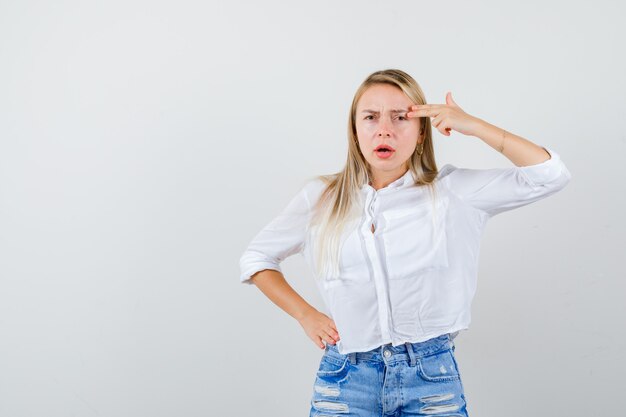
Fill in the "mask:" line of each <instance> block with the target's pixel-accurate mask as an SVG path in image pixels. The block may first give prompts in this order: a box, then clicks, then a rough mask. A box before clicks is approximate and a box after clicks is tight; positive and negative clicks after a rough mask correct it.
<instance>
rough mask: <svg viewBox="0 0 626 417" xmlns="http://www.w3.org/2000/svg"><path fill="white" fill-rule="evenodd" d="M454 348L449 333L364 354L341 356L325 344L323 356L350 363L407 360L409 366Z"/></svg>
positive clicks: (380, 348) (333, 347)
mask: <svg viewBox="0 0 626 417" xmlns="http://www.w3.org/2000/svg"><path fill="white" fill-rule="evenodd" d="M453 346H454V341H453V338H452V336H451V335H450V334H449V333H445V334H442V335H439V336H436V337H433V338H430V339H428V340H425V341H422V342H413V343H411V342H405V343H404V344H401V345H398V346H393V345H392V344H391V343H387V344H384V345H381V346H378V347H376V348H374V349H372V350H369V351H366V352H351V353H346V354H342V353H339V349H338V348H337V346H336V345H332V344H326V350H325V352H324V355H328V356H331V357H334V358H337V359H339V360H343V359H345V358H346V357H347V358H348V359H349V360H350V361H351V362H352V363H357V362H358V361H359V360H370V361H380V362H385V363H392V362H398V361H403V360H408V361H409V362H410V364H411V366H414V365H415V360H416V359H417V358H421V357H423V356H428V355H431V354H433V353H436V352H439V351H441V350H446V349H449V348H451V347H453Z"/></svg>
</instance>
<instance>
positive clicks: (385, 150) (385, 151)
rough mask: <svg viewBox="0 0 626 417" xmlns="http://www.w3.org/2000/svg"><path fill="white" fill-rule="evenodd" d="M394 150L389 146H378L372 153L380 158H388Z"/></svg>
mask: <svg viewBox="0 0 626 417" xmlns="http://www.w3.org/2000/svg"><path fill="white" fill-rule="evenodd" d="M395 151H396V150H395V149H393V148H392V147H391V146H389V145H379V146H377V147H376V149H374V153H376V155H378V157H380V158H388V157H390V156H391V155H392V154H393V153H394V152H395Z"/></svg>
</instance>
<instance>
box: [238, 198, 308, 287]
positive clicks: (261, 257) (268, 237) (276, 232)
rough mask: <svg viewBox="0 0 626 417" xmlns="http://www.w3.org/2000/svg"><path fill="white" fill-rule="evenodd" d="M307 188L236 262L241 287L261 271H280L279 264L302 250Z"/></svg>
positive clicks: (259, 234)
mask: <svg viewBox="0 0 626 417" xmlns="http://www.w3.org/2000/svg"><path fill="white" fill-rule="evenodd" d="M309 211H310V210H309V200H308V198H307V187H306V186H305V187H303V188H302V189H301V190H300V191H299V192H298V193H297V194H296V196H295V197H293V198H292V200H291V201H290V202H289V203H288V204H287V206H286V207H285V208H284V209H283V210H282V211H281V213H280V214H279V215H278V216H276V217H275V218H274V219H272V221H270V222H269V223H268V224H267V225H266V226H265V227H263V229H261V231H260V232H258V233H257V234H256V236H254V238H253V239H252V241H251V242H250V243H249V245H248V247H247V248H246V250H245V251H244V253H243V254H242V255H241V258H240V260H239V265H240V270H241V275H240V277H239V280H240V281H241V283H244V284H253V282H252V280H250V277H251V276H252V275H254V274H255V273H256V272H259V271H262V270H264V269H273V270H275V271H279V272H282V271H281V268H280V263H281V262H282V261H284V260H285V259H286V258H287V257H289V256H291V255H294V254H296V253H300V252H302V250H303V246H304V240H305V234H306V229H307V224H308V220H309Z"/></svg>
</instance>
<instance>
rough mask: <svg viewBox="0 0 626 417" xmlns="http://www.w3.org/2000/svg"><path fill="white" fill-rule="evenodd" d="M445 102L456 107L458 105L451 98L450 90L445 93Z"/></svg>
mask: <svg viewBox="0 0 626 417" xmlns="http://www.w3.org/2000/svg"><path fill="white" fill-rule="evenodd" d="M446 104H449V105H451V106H456V107H458V106H459V105H458V104H456V101H454V100H453V99H452V93H451V92H450V91H448V92H447V93H446Z"/></svg>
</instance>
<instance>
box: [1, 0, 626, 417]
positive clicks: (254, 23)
mask: <svg viewBox="0 0 626 417" xmlns="http://www.w3.org/2000/svg"><path fill="white" fill-rule="evenodd" d="M624 9H625V6H624V3H623V2H619V1H606V0H604V1H596V2H593V3H589V2H571V1H567V2H566V1H526V2H517V3H514V2H499V1H472V2H465V1H452V2H447V1H443V2H416V1H395V2H386V1H316V2H306V3H305V2H287V1H284V2H277V1H272V2H269V1H264V2H253V1H248V2H235V1H233V2H215V1H213V2H211V1H210V2H202V1H176V2H174V1H170V2H166V1H146V0H144V1H141V0H125V1H107V2H85V1H59V2H42V1H31V0H21V1H17V0H4V1H2V2H0V416H1V417H35V416H42V417H60V416H85V417H91V416H99V417H105V416H114V417H138V416H146V417H148V416H150V417H163V416H182V415H184V416H187V417H192V416H217V415H235V416H251V415H255V416H304V415H308V411H309V401H310V399H311V396H312V394H313V383H314V379H315V371H316V370H317V366H318V363H319V359H320V357H321V355H322V353H323V351H322V350H321V349H320V348H319V347H316V346H315V345H314V343H313V342H312V341H311V340H310V339H309V338H308V337H307V336H306V334H305V333H304V331H303V330H302V328H301V327H300V326H299V324H298V323H297V322H296V321H295V320H294V319H292V318H291V317H290V316H288V315H287V314H286V313H284V312H283V311H282V310H280V309H279V308H278V307H277V306H275V305H274V304H273V303H271V302H270V301H269V299H267V298H266V297H265V296H264V295H263V294H262V293H261V292H260V291H259V290H258V289H257V288H256V287H254V286H244V285H242V284H240V283H239V273H240V271H239V264H238V261H239V257H240V256H241V254H242V252H243V250H244V249H245V247H246V246H247V244H248V243H249V241H250V240H251V239H252V237H253V236H254V235H255V234H256V233H257V232H258V231H259V230H260V228H262V227H263V226H264V225H265V224H267V223H268V222H269V221H270V220H271V219H272V218H273V217H274V216H275V215H277V214H278V212H279V211H280V210H281V209H282V208H283V207H284V206H285V205H286V203H287V202H288V201H289V200H290V199H291V198H292V197H293V196H294V195H295V193H296V192H297V191H298V189H299V187H301V186H302V185H303V184H304V183H305V181H306V180H307V179H308V178H310V177H312V176H314V175H318V174H322V173H331V172H336V171H339V170H340V169H342V168H343V165H344V163H345V158H346V149H347V137H346V126H347V117H348V109H349V106H350V102H351V100H352V97H353V94H354V92H355V90H356V88H357V87H358V85H359V84H360V83H361V82H362V81H363V79H364V78H365V77H366V76H367V75H368V74H369V73H371V72H373V71H375V70H379V69H384V68H399V69H402V70H404V71H406V72H408V73H409V74H411V75H412V76H413V77H414V78H415V79H416V80H417V81H418V83H419V84H420V85H421V87H422V88H423V90H424V92H425V94H426V97H427V99H428V102H429V103H445V94H446V92H447V91H451V92H452V94H453V97H454V98H455V100H456V102H457V103H458V104H459V105H460V106H461V108H463V110H465V111H466V112H468V113H469V114H472V115H475V116H477V117H480V118H482V119H484V120H486V121H488V122H489V123H492V124H494V125H496V126H499V127H502V128H504V129H507V130H508V131H510V132H513V133H515V134H518V135H520V136H522V137H525V138H527V139H528V140H531V141H533V142H535V143H537V144H540V145H544V146H548V147H551V148H553V149H554V150H555V151H556V152H558V153H559V155H560V156H561V158H562V159H563V161H564V162H565V164H566V165H567V167H568V169H569V170H570V172H571V173H572V180H571V182H570V183H569V184H568V186H567V187H566V188H565V189H564V190H562V191H561V192H559V193H557V194H555V195H554V196H551V197H548V198H547V199H545V200H541V201H539V202H536V203H533V204H531V205H529V206H525V207H522V208H519V209H517V210H514V211H510V212H506V213H502V214H500V215H498V216H496V217H495V218H493V219H491V221H490V223H489V224H488V225H487V229H486V231H485V235H484V237H483V240H482V246H481V256H480V271H479V285H478V291H477V294H476V296H475V299H474V304H473V307H472V324H471V325H470V329H469V330H467V331H464V332H461V333H460V334H459V336H458V337H457V339H456V346H457V347H456V356H457V359H458V361H459V366H460V371H461V375H462V379H463V383H464V386H465V389H466V397H467V401H468V411H469V413H470V415H472V416H481V417H495V416H502V415H507V416H509V417H516V416H520V417H521V416H527V415H529V414H531V415H533V416H554V415H562V416H571V417H575V416H580V417H583V416H585V417H586V416H589V415H609V414H611V415H617V414H618V413H619V412H621V410H622V408H623V407H622V405H621V401H620V400H621V396H622V395H623V393H622V388H623V383H622V375H623V374H624V372H626V360H625V359H624V351H625V350H626V337H625V335H624V327H625V326H624V317H626V303H624V301H623V298H624V294H625V293H626V279H625V278H626V274H625V268H624V253H625V250H626V243H625V239H626V238H625V236H626V234H625V222H624V217H623V213H624V212H625V211H626V204H625V193H624V190H625V187H624V184H623V182H624V180H625V179H626V169H625V168H624V166H625V165H624V162H623V161H624V158H625V155H626V133H625V132H626V130H625V127H624V114H625V111H624V110H625V108H626V106H625V104H626V85H625V81H624V74H625V73H626V61H625V58H624V53H623V52H624V50H625V45H624V43H625V42H624V40H625V39H626V28H625V26H624V25H623V16H624V14H625V13H624V11H625V10H624ZM434 141H435V151H436V156H437V161H438V165H439V167H441V166H443V165H444V164H445V163H452V164H455V165H457V166H459V167H470V168H490V167H509V166H512V163H511V162H510V161H509V160H508V159H506V158H505V157H504V156H502V155H501V154H499V153H498V152H497V151H496V150H494V149H492V148H491V147H489V146H488V145H486V144H484V143H483V142H482V141H481V140H480V139H478V138H475V137H468V136H463V135H462V134H460V133H458V132H453V133H452V135H451V136H450V137H445V136H442V135H441V134H440V133H439V132H438V131H436V130H434ZM283 269H284V272H285V276H286V277H287V279H288V281H289V282H290V283H291V284H292V285H293V286H294V288H296V290H297V291H298V292H299V293H300V294H301V295H302V296H303V297H304V298H305V299H306V300H308V301H309V302H310V303H311V304H313V305H314V306H315V307H316V308H318V309H319V310H320V311H323V312H325V313H328V311H327V310H326V307H325V306H324V305H323V303H322V301H321V297H320V295H319V294H318V292H317V288H316V287H315V285H314V283H313V281H312V274H311V272H310V271H309V270H308V268H307V266H306V264H305V262H304V259H303V258H302V257H301V256H300V255H298V256H294V257H291V258H288V259H287V260H285V262H284V263H283Z"/></svg>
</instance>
